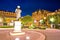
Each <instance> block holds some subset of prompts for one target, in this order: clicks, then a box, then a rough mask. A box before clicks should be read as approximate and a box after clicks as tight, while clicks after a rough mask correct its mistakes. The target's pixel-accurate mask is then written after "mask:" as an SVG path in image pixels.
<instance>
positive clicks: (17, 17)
mask: <svg viewBox="0 0 60 40" xmlns="http://www.w3.org/2000/svg"><path fill="white" fill-rule="evenodd" d="M21 12H22V11H21V9H20V6H17V8H16V10H15V13H16V19H17V20H18V19H19V18H20V17H21Z"/></svg>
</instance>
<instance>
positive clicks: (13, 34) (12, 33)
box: [10, 32, 25, 36]
mask: <svg viewBox="0 0 60 40" xmlns="http://www.w3.org/2000/svg"><path fill="white" fill-rule="evenodd" d="M24 34H25V32H10V35H12V36H15V35H16V36H17V35H24Z"/></svg>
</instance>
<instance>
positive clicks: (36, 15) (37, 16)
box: [32, 9, 60, 27]
mask: <svg viewBox="0 0 60 40" xmlns="http://www.w3.org/2000/svg"><path fill="white" fill-rule="evenodd" d="M56 14H60V9H58V10H55V11H54V12H51V11H47V10H37V11H35V12H33V13H32V18H33V19H34V20H36V22H35V24H36V25H37V26H41V23H40V20H41V19H44V20H45V24H44V25H47V26H49V27H50V24H49V22H48V18H47V17H48V16H51V15H56Z"/></svg>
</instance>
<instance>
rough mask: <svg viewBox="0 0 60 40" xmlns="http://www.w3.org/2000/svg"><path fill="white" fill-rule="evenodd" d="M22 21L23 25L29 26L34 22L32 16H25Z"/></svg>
mask: <svg viewBox="0 0 60 40" xmlns="http://www.w3.org/2000/svg"><path fill="white" fill-rule="evenodd" d="M21 21H22V24H24V25H25V24H27V25H28V24H29V23H32V22H33V19H32V17H31V16H29V15H27V16H24V17H23V18H21Z"/></svg>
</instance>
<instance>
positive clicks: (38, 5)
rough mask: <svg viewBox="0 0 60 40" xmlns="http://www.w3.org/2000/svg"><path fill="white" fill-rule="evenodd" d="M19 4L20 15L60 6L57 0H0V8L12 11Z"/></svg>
mask: <svg viewBox="0 0 60 40" xmlns="http://www.w3.org/2000/svg"><path fill="white" fill-rule="evenodd" d="M17 5H20V6H21V9H22V16H25V15H31V14H32V12H34V11H36V10H38V9H45V10H49V11H54V10H56V9H59V8H60V1H59V0H0V10H5V11H12V12H14V11H15V9H16V6H17Z"/></svg>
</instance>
